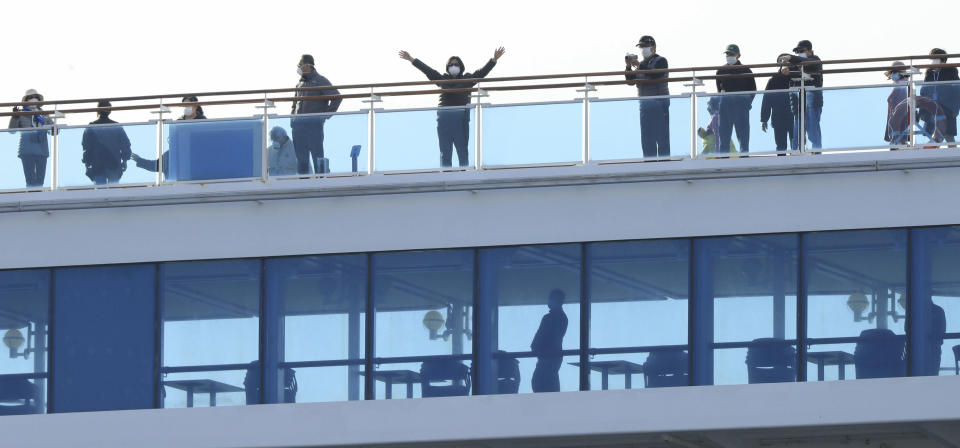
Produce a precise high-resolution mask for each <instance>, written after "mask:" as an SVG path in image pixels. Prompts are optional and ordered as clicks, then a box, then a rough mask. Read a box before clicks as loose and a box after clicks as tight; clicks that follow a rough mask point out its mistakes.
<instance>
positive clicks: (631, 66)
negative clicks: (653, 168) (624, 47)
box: [624, 36, 670, 158]
mask: <svg viewBox="0 0 960 448" xmlns="http://www.w3.org/2000/svg"><path fill="white" fill-rule="evenodd" d="M637 47H638V48H640V55H639V57H638V56H636V55H630V54H628V55H627V56H626V58H625V61H626V63H627V67H626V69H625V70H624V71H626V72H631V71H635V70H666V69H668V68H669V64H668V63H667V58H665V57H663V56H660V55H659V54H657V41H656V40H654V38H653V37H652V36H641V37H640V41H639V42H638V43H637ZM625 76H626V78H627V81H644V82H628V83H627V84H628V85H636V86H637V96H640V97H645V96H667V95H670V88H669V87H668V85H667V78H668V77H669V76H670V74H669V73H667V72H660V73H626V74H625ZM650 80H662V81H653V82H647V81H650ZM640 146H641V148H642V149H643V157H644V158H648V157H669V156H670V99H668V98H660V99H652V100H642V101H640Z"/></svg>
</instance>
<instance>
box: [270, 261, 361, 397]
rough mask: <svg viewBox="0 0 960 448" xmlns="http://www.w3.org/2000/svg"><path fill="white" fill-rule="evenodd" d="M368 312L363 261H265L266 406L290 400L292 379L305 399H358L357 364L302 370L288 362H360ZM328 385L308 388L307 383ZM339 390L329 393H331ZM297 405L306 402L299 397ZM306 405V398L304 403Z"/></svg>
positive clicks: (358, 377)
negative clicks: (305, 372)
mask: <svg viewBox="0 0 960 448" xmlns="http://www.w3.org/2000/svg"><path fill="white" fill-rule="evenodd" d="M366 307H367V256H366V255H363V254H359V255H333V256H318V257H289V258H276V259H269V260H266V313H267V315H266V318H267V341H266V346H267V353H266V359H267V365H268V366H272V368H273V369H275V370H274V372H276V373H275V374H273V376H272V377H271V375H270V372H271V370H270V369H269V368H268V370H267V378H266V380H267V384H271V383H272V384H275V385H276V388H275V390H269V389H268V390H267V394H266V397H265V398H266V402H268V403H273V402H278V401H279V402H283V400H285V399H287V398H289V397H288V396H289V395H290V394H289V392H287V394H286V395H287V396H285V395H284V393H283V390H284V389H285V388H286V389H287V390H289V389H290V388H291V386H292V381H293V379H292V378H291V377H294V378H296V383H297V384H298V385H299V387H300V388H301V389H304V388H305V389H308V390H310V391H311V392H310V394H308V395H307V397H315V398H319V397H340V396H342V397H344V399H347V398H348V397H349V398H350V399H351V400H359V399H361V398H362V391H363V380H362V378H361V377H360V372H359V370H358V368H357V366H356V364H359V363H354V364H355V365H354V366H352V367H349V368H348V367H347V366H339V367H336V368H311V369H312V370H311V372H313V373H312V374H310V375H307V376H304V375H303V374H302V373H301V371H302V370H303V369H302V368H297V367H290V366H288V365H287V363H290V362H298V361H306V362H310V361H346V360H353V361H362V360H363V359H364V346H365V345H364V344H365V342H364V334H365V322H366ZM341 370H342V371H343V372H349V375H351V377H350V378H349V380H348V378H347V377H346V376H344V377H343V378H340V377H339V376H335V377H331V376H330V375H332V374H331V372H340V371H341ZM321 378H322V379H325V380H333V379H336V381H325V382H323V383H317V384H310V381H314V380H318V379H321ZM338 387H339V388H343V390H333V389H335V388H338ZM298 397H299V398H298V400H299V401H300V402H304V401H305V398H304V396H303V395H302V394H301V395H299V396H298ZM306 400H310V398H306Z"/></svg>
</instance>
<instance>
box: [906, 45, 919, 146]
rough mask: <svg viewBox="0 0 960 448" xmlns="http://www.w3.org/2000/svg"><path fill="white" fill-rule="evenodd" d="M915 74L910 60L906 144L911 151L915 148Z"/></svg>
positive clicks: (915, 70)
mask: <svg viewBox="0 0 960 448" xmlns="http://www.w3.org/2000/svg"><path fill="white" fill-rule="evenodd" d="M915 72H916V73H919V71H918V70H917V69H916V68H914V66H913V61H912V60H911V61H910V71H909V73H910V80H909V81H907V105H909V106H910V109H909V110H908V111H907V113H908V115H909V117H910V125H909V126H910V131H909V133H908V134H907V144H909V145H910V148H911V149H914V148H916V146H917V92H916V87H917V83H916V81H914V80H913V75H914V73H915Z"/></svg>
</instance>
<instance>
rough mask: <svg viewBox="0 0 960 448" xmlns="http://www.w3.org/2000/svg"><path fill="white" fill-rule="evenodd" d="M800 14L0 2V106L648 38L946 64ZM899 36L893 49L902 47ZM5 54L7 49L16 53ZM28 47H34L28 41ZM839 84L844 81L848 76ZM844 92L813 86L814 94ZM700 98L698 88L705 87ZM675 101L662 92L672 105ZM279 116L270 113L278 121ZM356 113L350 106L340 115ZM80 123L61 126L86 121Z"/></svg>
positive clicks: (509, 58) (917, 39)
mask: <svg viewBox="0 0 960 448" xmlns="http://www.w3.org/2000/svg"><path fill="white" fill-rule="evenodd" d="M802 4H803V6H804V9H805V11H806V12H803V13H798V12H793V11H791V10H790V9H789V6H788V4H783V7H782V8H771V6H770V3H769V2H764V1H738V2H714V1H701V0H693V1H686V2H680V3H671V2H663V3H660V4H657V3H654V2H647V3H639V2H627V1H602V0H598V1H593V2H590V3H584V4H574V3H570V4H566V3H558V2H547V1H523V2H517V1H502V0H488V1H486V2H483V3H481V4H478V3H470V2H467V3H457V2H440V1H405V2H397V1H378V0H371V1H365V2H346V1H327V2H307V1H291V0H274V1H271V2H269V3H261V2H256V3H255V2H237V1H230V2H228V1H203V2H197V1H183V0H167V1H164V2H162V3H156V2H149V3H148V2H142V1H112V0H100V1H97V0H90V1H85V2H75V1H63V0H52V1H48V2H44V6H43V7H42V8H38V7H37V6H35V4H32V3H29V2H10V3H9V4H5V5H4V21H5V22H6V24H7V26H6V27H5V28H7V29H10V28H16V29H20V30H21V32H26V30H27V28H26V24H25V22H27V21H30V22H33V23H34V24H35V26H34V27H32V30H33V31H34V32H37V33H39V35H35V36H34V37H30V38H27V37H23V38H21V39H17V38H13V39H12V40H10V41H9V42H8V45H6V46H5V49H4V53H5V55H6V61H7V62H6V69H5V70H4V76H3V81H4V82H3V83H2V86H0V94H2V98H3V101H17V100H19V99H20V97H21V96H22V95H23V92H24V91H25V90H26V89H28V88H35V89H38V90H39V91H40V92H41V93H43V94H44V95H45V96H46V98H47V99H48V100H52V99H76V98H93V97H102V96H130V95H144V94H161V93H175V92H181V91H217V90H232V89H261V88H282V87H293V86H294V85H295V84H296V83H297V80H298V76H297V74H296V72H295V70H296V64H297V61H298V60H299V57H300V55H301V54H303V53H310V54H313V55H314V57H315V58H316V60H317V68H318V71H319V72H320V73H321V74H323V75H325V76H327V77H328V78H329V79H330V80H331V81H332V82H333V83H334V84H345V83H368V82H387V81H416V80H422V79H423V76H422V75H421V74H420V73H419V72H418V71H417V70H416V69H415V68H413V67H412V66H411V65H410V64H409V63H408V62H406V61H403V60H401V59H400V58H398V56H397V53H398V51H399V50H407V51H409V52H410V53H411V54H412V55H413V56H414V57H419V58H421V59H423V60H424V61H425V62H427V63H428V64H431V65H433V66H434V67H440V68H441V69H442V65H443V63H444V61H445V59H446V58H447V57H449V56H450V55H459V56H461V57H462V58H463V59H464V62H465V63H466V65H467V70H468V71H472V70H473V69H476V68H477V67H479V66H481V65H482V64H483V63H485V62H486V60H487V59H488V58H490V57H491V56H492V55H493V51H494V49H495V48H496V47H498V46H501V45H502V46H504V47H506V49H507V52H506V54H505V55H504V56H503V58H502V59H501V60H500V61H499V63H498V65H497V67H496V68H495V69H494V71H493V72H492V74H491V76H511V75H533V74H552V73H573V72H589V71H608V70H621V69H622V68H623V59H622V58H623V55H624V54H625V53H627V52H636V48H635V47H634V45H635V44H636V42H637V40H638V39H639V37H640V36H641V35H644V34H649V35H652V36H654V37H655V38H656V39H657V42H658V52H659V53H660V54H661V55H663V56H665V57H667V58H668V60H669V61H670V65H671V66H672V67H683V66H692V65H710V64H722V63H723V54H722V52H723V49H724V47H725V46H726V45H727V44H729V43H737V44H739V46H740V48H741V52H742V54H743V56H742V61H743V62H744V63H766V62H773V61H774V59H775V58H776V56H777V55H778V54H780V53H782V52H786V51H789V50H791V49H792V48H793V47H794V45H795V44H796V43H797V41H798V40H800V39H809V40H811V41H812V42H813V44H814V50H815V51H816V53H817V54H818V55H820V56H821V57H822V58H824V59H835V58H851V57H871V56H889V55H901V54H917V53H919V54H925V53H927V52H928V51H929V50H930V49H931V48H933V47H935V46H936V47H942V48H945V49H946V50H947V51H950V52H960V38H958V37H957V34H956V31H955V30H953V29H951V27H947V26H927V27H924V28H922V29H921V27H920V26H919V25H917V26H915V27H914V28H911V30H910V31H909V32H906V30H904V31H903V32H900V31H892V25H893V24H892V22H890V18H891V16H892V15H896V12H895V11H897V10H898V9H903V8H904V6H903V3H901V2H896V3H895V2H892V1H870V2H864V1H849V2H836V1H823V0H811V1H807V2H803V3H802ZM910 11H911V12H912V14H914V17H915V18H916V19H918V20H919V19H920V18H921V17H923V15H924V14H923V11H936V14H937V15H938V16H940V17H956V16H957V13H960V3H958V2H955V1H950V0H936V1H932V2H926V3H924V5H923V7H922V8H911V9H910ZM905 37H906V38H905ZM18 41H19V42H20V43H19V44H16V43H15V42H18ZM34 42H37V43H39V45H34ZM858 76H859V78H856V79H852V80H851V81H852V82H855V83H857V84H867V83H874V82H876V83H882V82H885V79H884V78H883V77H882V75H880V74H876V75H858ZM848 78H849V77H848ZM842 81H844V79H842V78H841V77H840V76H834V77H828V79H827V80H826V83H827V84H828V85H836V84H837V83H840V82H842ZM708 90H710V91H712V90H713V86H710V85H708ZM681 91H685V89H684V88H683V87H681V86H679V85H676V84H675V85H673V86H672V92H673V93H680V92H681ZM632 94H633V92H632V90H631V89H630V88H629V87H606V88H601V90H600V91H599V92H598V95H599V96H601V97H618V96H631V95H632ZM578 95H579V94H577V93H576V92H575V91H574V89H565V90H561V91H550V92H543V91H540V92H537V93H536V94H535V95H534V96H533V97H531V96H530V94H526V95H524V94H504V93H494V94H492V96H491V97H490V98H489V99H488V100H489V101H490V102H492V103H500V102H513V101H531V100H543V99H572V98H573V97H575V96H578ZM435 104H436V97H435V96H433V95H430V96H426V97H416V98H414V97H408V98H399V99H388V100H387V101H385V102H384V103H382V104H381V106H382V107H385V108H402V107H429V106H433V105H435ZM287 107H288V106H286V105H281V106H280V107H279V108H278V111H279V112H286V111H287V110H288V109H287ZM363 107H364V104H362V103H360V102H359V101H358V100H349V101H347V102H345V103H344V105H343V106H342V107H341V110H343V111H347V110H358V109H360V108H363ZM256 112H257V109H255V108H254V107H253V106H239V107H232V108H228V107H220V108H212V107H211V108H207V115H208V116H210V117H228V116H249V115H252V114H254V113H256ZM114 118H115V119H118V120H119V121H125V122H128V121H143V120H146V119H148V118H150V116H149V114H147V113H145V112H134V113H117V114H115V117H114ZM93 119H94V117H93V116H92V114H84V115H78V116H73V117H68V119H67V123H69V124H80V123H85V122H88V121H91V120H93Z"/></svg>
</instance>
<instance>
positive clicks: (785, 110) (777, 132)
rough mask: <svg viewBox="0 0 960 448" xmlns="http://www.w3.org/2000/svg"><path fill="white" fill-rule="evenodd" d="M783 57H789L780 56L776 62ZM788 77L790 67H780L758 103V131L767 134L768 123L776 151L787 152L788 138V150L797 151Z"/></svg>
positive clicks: (768, 82)
mask: <svg viewBox="0 0 960 448" xmlns="http://www.w3.org/2000/svg"><path fill="white" fill-rule="evenodd" d="M784 56H790V55H789V54H781V55H780V56H779V57H777V61H780V60H781V58H783V57H784ZM790 76H791V72H790V66H789V65H786V64H784V65H782V66H781V67H780V68H779V69H778V70H777V73H776V74H774V75H773V76H771V77H770V80H769V81H767V87H766V88H765V89H764V90H763V102H762V103H760V129H762V130H763V132H767V121H770V125H771V126H772V127H773V139H774V141H775V142H776V144H777V151H786V150H787V139H788V138H789V140H790V149H792V150H794V151H796V150H797V139H796V137H795V135H794V133H793V116H794V115H793V110H794V105H793V104H792V103H793V97H792V96H791V95H790V93H789V92H788V89H790Z"/></svg>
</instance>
